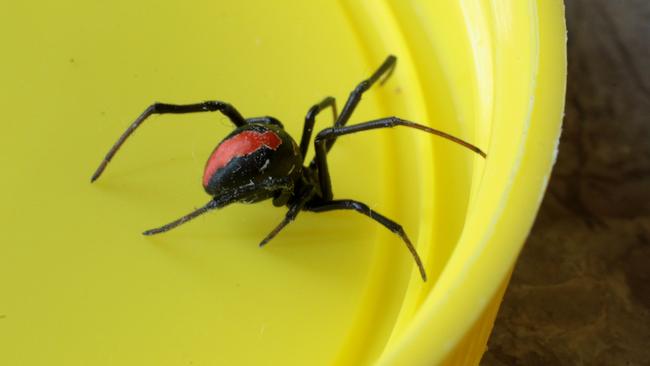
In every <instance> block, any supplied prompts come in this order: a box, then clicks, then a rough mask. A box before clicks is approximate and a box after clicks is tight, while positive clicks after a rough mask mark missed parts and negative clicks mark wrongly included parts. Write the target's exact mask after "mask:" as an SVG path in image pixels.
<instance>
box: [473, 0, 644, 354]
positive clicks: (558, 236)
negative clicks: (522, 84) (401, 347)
mask: <svg viewBox="0 0 650 366" xmlns="http://www.w3.org/2000/svg"><path fill="white" fill-rule="evenodd" d="M565 3H566V12H567V13H566V16H567V27H568V31H569V37H568V57H569V74H568V89H567V105H566V116H565V121H564V129H563V133H562V139H561V143H560V154H559V156H558V160H557V163H556V165H555V169H554V171H553V175H552V178H551V181H550V184H549V187H548V191H547V194H546V197H545V199H544V201H543V203H542V206H541V209H540V212H539V215H538V217H537V221H536V223H535V225H534V227H533V229H532V232H531V235H530V237H529V239H528V241H527V243H526V245H525V246H524V249H523V252H522V253H521V255H520V258H519V261H518V263H517V266H516V268H515V271H514V273H513V275H512V280H511V282H510V286H509V287H508V290H507V293H506V296H505V298H504V300H503V303H502V305H501V309H500V311H499V315H498V318H497V320H496V324H495V327H494V330H493V333H492V336H491V338H490V341H489V343H488V350H487V352H486V354H485V355H484V357H483V361H482V364H483V365H648V362H650V347H648V345H649V344H650V76H649V73H648V71H647V70H648V65H650V47H648V45H649V40H650V2H648V1H647V0H626V1H607V0H567V1H566V2H565Z"/></svg>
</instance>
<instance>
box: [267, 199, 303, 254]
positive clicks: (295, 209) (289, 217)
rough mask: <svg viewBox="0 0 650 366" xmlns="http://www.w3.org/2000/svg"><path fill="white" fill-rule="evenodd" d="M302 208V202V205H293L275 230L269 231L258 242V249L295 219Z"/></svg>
mask: <svg viewBox="0 0 650 366" xmlns="http://www.w3.org/2000/svg"><path fill="white" fill-rule="evenodd" d="M303 206H304V202H303V203H302V204H294V205H293V206H291V208H289V211H287V214H286V215H285V216H284V219H282V222H280V224H279V225H278V226H276V227H275V229H273V230H271V232H270V233H269V234H268V235H267V236H266V237H265V238H264V240H262V241H261V242H260V247H263V246H265V245H266V244H267V243H268V242H269V241H271V239H273V238H275V236H276V235H278V233H279V232H280V231H281V230H282V229H284V227H285V226H287V225H288V224H289V223H290V222H291V221H293V220H295V219H296V216H298V212H300V210H302V207H303Z"/></svg>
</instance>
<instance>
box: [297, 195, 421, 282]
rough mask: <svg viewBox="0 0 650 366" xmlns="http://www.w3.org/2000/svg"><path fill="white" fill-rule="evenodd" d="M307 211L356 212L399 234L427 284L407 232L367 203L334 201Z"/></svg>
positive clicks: (309, 207)
mask: <svg viewBox="0 0 650 366" xmlns="http://www.w3.org/2000/svg"><path fill="white" fill-rule="evenodd" d="M305 210H307V211H313V212H326V211H333V210H354V211H357V212H359V213H361V214H364V215H366V216H368V217H370V218H371V219H373V220H375V221H377V222H378V223H380V224H382V225H383V226H384V227H385V228H386V229H388V230H390V231H392V232H393V233H395V234H397V235H398V236H399V237H400V238H402V240H403V241H404V243H405V244H406V247H407V248H408V250H409V252H411V255H412V256H413V259H414V260H415V263H416V264H417V266H418V269H419V270H420V276H422V280H423V281H425V282H426V280H427V274H426V272H425V270H424V265H423V264H422V260H421V259H420V256H419V255H418V252H417V250H415V247H414V246H413V244H412V243H411V240H409V238H408V236H407V235H406V232H404V229H403V228H402V226H401V225H400V224H398V223H396V222H395V221H393V220H391V219H389V218H387V217H386V216H384V215H381V214H380V213H378V212H375V211H373V210H372V209H370V207H368V205H366V204H365V203H362V202H359V201H354V200H334V201H328V202H324V203H318V204H316V205H313V206H307V207H305Z"/></svg>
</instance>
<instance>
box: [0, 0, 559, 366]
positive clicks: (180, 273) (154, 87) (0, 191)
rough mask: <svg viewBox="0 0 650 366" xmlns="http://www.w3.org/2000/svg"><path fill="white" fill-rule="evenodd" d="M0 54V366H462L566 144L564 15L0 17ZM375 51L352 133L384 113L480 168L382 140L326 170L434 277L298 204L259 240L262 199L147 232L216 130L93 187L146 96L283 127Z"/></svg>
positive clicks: (411, 10)
mask: <svg viewBox="0 0 650 366" xmlns="http://www.w3.org/2000/svg"><path fill="white" fill-rule="evenodd" d="M0 41H1V42H0V43H1V44H2V46H3V47H2V48H3V52H2V54H3V55H2V58H1V59H0V66H1V67H0V85H2V88H0V111H2V122H1V124H0V126H2V133H1V134H0V162H1V164H2V167H3V173H2V180H0V202H1V203H2V209H0V222H1V223H2V233H1V234H0V364H1V365H191V364H193V365H217V364H223V365H226V364H228V365H330V364H337V365H364V364H382V365H434V364H439V363H447V364H454V365H456V364H476V363H477V362H478V360H479V359H480V357H481V355H482V353H483V351H484V349H485V341H486V339H487V335H488V334H489V331H490V329H491V325H492V321H493V319H494V314H496V310H497V309H498V304H499V302H500V299H501V296H502V293H503V289H504V288H505V286H506V284H507V280H508V275H509V273H510V270H511V268H512V266H513V264H514V261H515V259H516V256H517V254H518V253H519V250H520V248H521V245H522V243H523V241H524V239H525V237H526V235H527V233H528V230H529V229H530V226H531V224H532V221H533V219H534V216H535V213H536V211H537V208H538V206H539V203H540V200H541V198H542V195H543V192H544V188H545V186H546V183H547V180H548V176H549V173H550V169H551V166H552V163H553V161H554V158H555V154H556V148H557V140H558V136H559V131H560V121H561V118H562V109H563V100H564V85H565V84H564V83H565V70H566V64H565V57H566V55H565V28H564V13H563V5H562V2H561V1H559V0H538V1H535V0H486V1H481V0H458V1H411V2H405V1H401V0H389V1H370V0H364V1H341V2H326V1H305V2H296V1H238V2H232V1H227V2H226V1H202V0H197V1H190V2H171V1H149V0H145V1H138V2H133V1H126V0H117V1H110V2H93V1H90V2H89V1H77V0H61V1H57V2H41V3H34V2H19V1H13V2H8V3H7V4H5V5H4V6H3V10H2V13H0ZM389 53H392V54H395V55H397V56H398V67H397V69H396V72H395V74H394V75H393V77H392V79H391V80H390V81H389V82H388V83H387V84H386V85H385V86H384V87H382V88H373V89H372V90H371V91H369V92H368V93H367V94H366V95H364V99H363V102H362V103H361V104H360V106H359V109H358V112H357V113H355V115H354V117H353V119H352V121H351V123H355V122H360V121H364V120H369V119H373V118H377V117H381V116H388V115H398V116H401V117H403V118H407V119H411V120H414V121H417V122H420V123H423V124H428V125H430V126H433V127H436V128H439V129H442V130H445V131H447V132H449V133H452V134H454V135H456V136H459V137H461V138H463V139H466V140H468V141H471V142H472V143H475V144H476V145H478V146H480V147H482V148H483V149H484V150H486V151H487V152H488V159H487V160H482V159H481V158H480V157H478V156H476V155H474V154H472V153H470V152H468V151H466V150H465V149H462V148H459V147H458V146H456V145H454V144H451V143H449V142H447V141H445V140H441V139H439V138H435V137H431V136H428V135H426V134H423V133H421V132H417V131H411V130H407V129H404V128H401V129H400V128H397V129H394V130H390V131H388V130H386V131H374V132H368V133H365V134H359V135H354V136H352V135H351V136H346V137H343V138H341V140H340V141H339V143H337V146H336V148H335V149H334V150H333V151H332V153H331V154H330V161H331V165H330V166H331V172H332V179H333V185H334V194H335V196H336V197H338V198H354V199H358V200H361V201H364V202H366V203H368V204H369V205H370V206H371V207H372V208H373V209H375V210H377V211H378V212H381V213H383V214H385V215H387V216H389V217H391V218H394V219H395V220H396V221H398V222H400V223H401V224H402V225H403V226H404V228H405V230H406V232H407V233H408V234H409V236H410V237H411V239H412V240H413V241H414V243H416V245H417V248H418V250H419V252H420V254H421V255H422V257H423V260H424V262H425V265H426V268H427V271H428V274H429V281H428V282H427V283H424V284H423V283H422V282H421V280H420V278H419V276H418V272H417V270H416V269H415V267H414V265H413V262H412V259H411V257H410V255H409V254H408V251H407V250H406V249H405V247H404V245H403V244H402V243H401V241H400V240H399V239H398V238H397V237H396V236H394V235H393V234H392V233H390V232H388V231H387V230H385V229H384V228H382V227H381V226H379V225H376V224H375V223H373V222H371V221H370V220H368V219H367V218H365V217H363V216H361V215H358V214H355V213H353V212H332V213H327V214H312V213H302V214H300V215H299V216H298V219H297V220H296V222H294V223H292V224H291V225H290V226H288V227H287V228H286V229H285V231H283V232H282V233H281V234H280V235H279V236H278V237H277V238H276V239H274V240H273V241H272V242H271V243H270V244H269V245H268V246H267V247H266V248H264V249H259V248H258V247H257V244H258V243H259V241H260V240H261V239H262V238H263V237H264V236H265V235H266V234H267V233H268V232H269V231H270V230H271V229H272V228H273V227H275V225H276V224H277V223H278V222H279V221H280V220H281V218H282V217H283V215H284V209H277V208H274V207H272V205H271V204H270V203H263V204H258V205H234V206H232V207H228V208H226V209H224V210H221V211H217V212H213V213H210V214H209V215H204V216H203V217H201V218H199V219H197V220H195V221H194V222H192V223H189V224H187V225H185V226H183V227H180V228H178V229H176V230H174V231H171V232H169V233H167V234H164V235H160V236H156V237H143V236H142V235H140V233H141V232H142V231H143V230H145V229H149V228H152V227H156V226H158V225H160V224H163V223H166V222H168V221H170V220H172V219H175V218H177V217H179V216H181V215H184V214H185V213H187V212H189V211H190V210H192V209H193V208H194V207H197V206H199V205H203V204H204V203H206V202H207V201H208V199H209V197H207V196H206V195H205V193H204V192H203V190H202V187H201V173H202V168H203V164H204V163H205V159H206V158H207V156H208V155H209V153H210V151H211V150H212V148H213V147H214V145H215V144H216V143H217V142H218V141H219V140H220V139H221V138H222V137H223V136H225V134H227V133H228V132H229V131H230V130H231V129H232V126H231V125H230V124H229V123H228V122H227V120H226V119H225V118H224V117H222V116H220V115H217V114H199V115H183V116H178V115H176V116H158V117H154V118H152V119H151V120H150V121H148V122H147V123H146V124H145V125H144V126H143V127H142V128H141V129H140V130H139V131H138V132H137V133H136V134H135V135H134V136H133V137H132V139H131V140H130V141H128V143H127V144H126V145H125V147H124V149H123V150H122V151H120V153H119V154H118V155H117V156H116V158H115V159H114V161H113V162H112V163H111V164H110V165H109V167H108V169H107V171H106V172H105V174H104V176H102V178H101V179H100V180H99V181H97V182H96V183H95V184H92V185H91V184H90V183H89V178H90V175H91V174H92V172H93V171H94V169H95V167H96V166H97V164H98V163H99V162H100V160H101V158H102V157H103V155H104V154H105V153H106V151H107V150H108V148H109V147H110V146H111V144H112V143H113V142H114V141H115V140H116V139H117V137H118V136H119V135H120V134H121V133H122V131H123V130H124V129H125V128H126V126H127V125H128V124H129V123H130V122H131V121H132V120H133V119H134V118H135V117H136V116H137V115H138V114H139V113H140V112H141V111H142V110H143V109H144V108H145V107H146V106H147V105H148V104H150V103H151V102H153V101H164V102H172V103H187V102H196V101H201V100H205V99H221V100H225V101H228V102H231V103H233V104H234V105H235V106H237V108H238V109H239V110H240V111H241V112H242V113H243V114H245V115H246V116H258V115H272V116H275V117H277V118H279V119H281V120H282V121H283V122H284V123H285V126H286V127H287V129H288V131H289V132H290V133H291V134H292V135H293V136H296V137H298V136H299V134H300V132H301V130H302V122H303V118H304V114H305V113H306V111H307V109H308V108H309V107H310V106H311V105H312V104H313V103H315V102H317V101H319V100H320V99H322V98H323V97H324V96H327V95H333V96H335V97H337V98H338V103H339V106H342V105H343V103H344V100H345V98H346V97H347V96H348V93H349V91H350V90H351V89H352V88H353V87H354V86H355V85H356V83H358V82H359V81H360V80H362V79H363V78H365V77H367V76H368V75H369V74H370V72H372V71H373V70H374V69H375V68H376V67H377V66H378V65H379V64H380V63H381V62H382V61H383V59H384V58H385V56H386V55H387V54H389ZM330 118H331V117H330V116H329V115H327V114H325V115H323V116H321V117H319V120H318V123H317V128H321V127H324V126H326V125H328V124H330V123H331V120H330ZM312 151H313V149H312ZM310 155H311V154H310Z"/></svg>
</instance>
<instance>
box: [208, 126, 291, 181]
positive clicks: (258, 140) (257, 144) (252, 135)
mask: <svg viewBox="0 0 650 366" xmlns="http://www.w3.org/2000/svg"><path fill="white" fill-rule="evenodd" d="M281 144H282V139H280V137H279V136H278V135H277V134H276V133H275V132H273V131H266V132H264V133H260V132H257V131H251V130H247V131H243V132H241V133H238V134H236V135H235V136H233V137H231V138H229V139H228V140H226V141H224V142H222V143H221V144H220V145H219V146H218V147H217V149H216V150H215V151H214V152H213V153H212V155H211V156H210V158H209V159H208V163H207V164H206V165H205V171H204V173H203V187H207V186H208V183H209V182H210V177H212V175H213V174H214V173H215V172H216V171H217V170H219V169H221V168H223V167H224V166H226V165H228V163H230V161H231V160H232V159H234V158H237V157H241V156H246V155H250V154H252V153H254V152H255V151H257V150H259V149H261V148H262V147H264V146H266V147H268V148H269V149H271V150H277V148H278V146H280V145H281Z"/></svg>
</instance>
